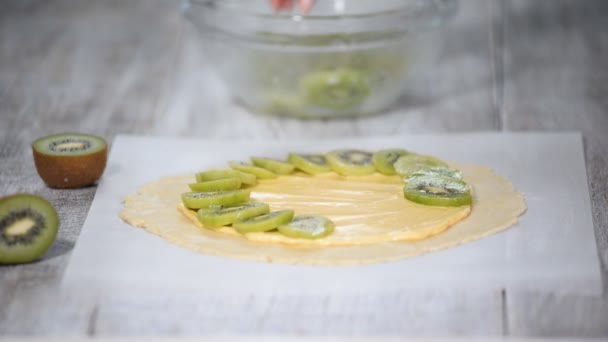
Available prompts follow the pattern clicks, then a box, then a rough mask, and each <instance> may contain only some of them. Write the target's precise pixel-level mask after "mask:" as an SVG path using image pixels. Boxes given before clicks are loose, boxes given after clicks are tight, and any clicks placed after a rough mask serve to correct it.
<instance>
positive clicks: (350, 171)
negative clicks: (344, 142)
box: [325, 150, 376, 176]
mask: <svg viewBox="0 0 608 342" xmlns="http://www.w3.org/2000/svg"><path fill="white" fill-rule="evenodd" d="M325 157H326V158H327V163H328V164H329V166H330V167H331V168H332V170H334V171H335V172H337V173H339V174H341V175H343V176H364V175H369V174H372V173H374V172H376V168H375V167H374V164H373V163H372V157H373V154H372V153H370V152H367V151H361V150H334V151H331V152H329V153H327V154H326V155H325Z"/></svg>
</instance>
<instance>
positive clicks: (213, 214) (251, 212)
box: [198, 202, 270, 227]
mask: <svg viewBox="0 0 608 342" xmlns="http://www.w3.org/2000/svg"><path fill="white" fill-rule="evenodd" d="M269 211H270V207H269V206H268V204H265V203H259V202H249V203H245V204H242V205H238V206H234V207H213V208H206V209H200V210H199V211H198V220H199V221H200V222H201V223H202V224H204V225H205V226H207V227H221V226H227V225H229V224H232V223H234V222H237V221H242V220H247V219H249V218H252V217H256V216H260V215H264V214H266V213H268V212H269Z"/></svg>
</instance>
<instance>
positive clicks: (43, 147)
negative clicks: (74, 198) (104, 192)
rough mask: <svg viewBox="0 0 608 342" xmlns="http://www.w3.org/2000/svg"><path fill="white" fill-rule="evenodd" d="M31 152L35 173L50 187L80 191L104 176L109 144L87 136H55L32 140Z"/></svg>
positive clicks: (67, 134) (77, 134) (100, 139)
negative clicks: (78, 189)
mask: <svg viewBox="0 0 608 342" xmlns="http://www.w3.org/2000/svg"><path fill="white" fill-rule="evenodd" d="M32 152H33V155H34V164H35V165H36V170H37V171H38V174H39V175H40V178H42V180H44V182H45V183H46V184H47V185H48V186H49V187H51V188H80V187H84V186H88V185H91V184H93V183H95V182H96V181H97V180H98V179H99V178H100V177H101V175H102V174H103V171H104V169H105V167H106V162H107V158H108V145H107V143H106V141H105V140H104V139H103V138H101V137H98V136H94V135H90V134H80V133H66V134H55V135H49V136H46V137H42V138H40V139H37V140H36V141H34V142H33V143H32Z"/></svg>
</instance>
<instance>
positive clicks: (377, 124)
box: [0, 0, 608, 337]
mask: <svg viewBox="0 0 608 342" xmlns="http://www.w3.org/2000/svg"><path fill="white" fill-rule="evenodd" d="M607 18H608V1H605V0H595V1H593V0H586V1H584V0H581V1H578V0H535V1H527V0H491V1H488V0H462V1H461V8H460V11H459V13H458V15H457V17H456V18H455V20H454V22H453V23H451V25H452V26H451V29H450V30H449V31H448V32H447V33H446V35H445V37H444V43H445V44H444V47H443V49H442V50H441V55H440V58H439V61H438V62H437V65H436V73H435V74H434V75H433V76H432V78H433V80H432V82H430V84H431V85H432V87H431V86H429V89H422V92H423V96H422V97H421V98H420V99H419V100H416V101H405V100H404V101H403V103H401V104H400V105H399V106H398V107H396V108H394V109H393V110H391V111H390V112H389V113H387V114H385V115H381V116H375V117H370V118H361V119H356V120H342V121H307V122H301V121H297V120H291V119H280V118H269V117H262V116H257V115H254V114H251V113H248V112H247V111H245V110H243V109H240V108H238V107H235V105H234V104H232V102H231V101H230V99H229V98H228V96H227V95H226V91H225V89H224V88H222V86H221V84H219V83H218V81H217V80H216V78H215V77H214V75H213V67H212V66H210V65H209V64H208V63H205V62H204V57H203V56H202V55H201V49H200V46H199V42H198V37H197V35H196V32H194V31H193V30H192V28H190V27H189V26H188V24H187V23H185V22H184V21H183V20H182V17H181V15H180V12H179V3H178V1H169V0H129V1H119V0H98V1H81V0H44V1H43V0H5V1H2V2H0V195H8V194H12V193H17V192H29V193H35V194H38V195H41V196H44V197H46V198H47V199H49V200H50V201H51V202H52V203H53V204H54V205H55V206H56V208H57V209H58V212H59V216H60V219H61V228H60V232H59V235H58V238H57V241H56V242H55V244H54V245H53V247H52V248H51V250H50V252H49V253H48V254H47V255H46V257H45V258H44V259H43V260H41V261H39V262H36V263H33V264H29V265H21V266H3V267H0V333H2V334H27V335H30V334H69V335H104V334H111V335H114V334H126V335H135V334H162V335H173V334H218V333H220V334H221V333H237V334H276V333H287V334H303V335H308V334H314V335H317V334H324V333H331V334H333V335H336V334H344V335H369V334H383V335H397V334H403V335H419V334H423V335H441V336H445V335H486V336H488V335H498V336H501V335H505V336H564V335H565V336H603V337H607V336H608V296H607V295H606V294H605V295H604V296H603V297H601V298H595V297H582V296H576V295H559V294H552V293H543V292H507V291H501V292H497V293H460V292H457V291H449V290H447V289H446V290H445V291H434V292H428V293H426V292H425V293H415V294H399V295H397V296H396V297H395V298H396V299H395V300H390V301H387V300H386V298H368V299H366V300H368V301H369V303H367V302H366V303H367V304H366V305H369V306H370V307H371V308H372V309H370V310H371V311H369V312H368V311H366V312H357V311H355V312H353V311H349V310H348V309H344V310H343V311H341V312H338V313H336V312H325V311H323V310H321V311H319V312H317V313H315V315H316V316H310V315H311V314H310V313H308V316H307V314H306V313H305V314H303V315H304V316H302V317H300V318H301V319H302V320H303V321H302V322H300V323H297V324H295V323H293V322H290V324H281V322H280V319H281V312H283V311H281V310H285V306H297V302H294V301H293V300H291V301H290V299H289V298H270V299H268V300H269V301H270V302H269V303H257V304H259V305H261V307H262V309H260V311H259V313H258V314H257V315H258V316H257V317H252V319H254V322H253V323H251V322H249V323H247V324H244V323H243V324H240V322H233V323H232V324H228V323H226V322H229V321H230V319H231V318H233V317H235V316H234V315H233V311H234V310H240V307H239V306H238V303H236V304H235V303H230V305H223V304H222V305H219V304H218V303H217V302H209V298H206V299H202V298H198V299H197V298H193V299H190V300H175V299H172V298H171V296H170V295H168V294H165V295H163V296H158V298H152V299H150V298H148V299H146V300H143V299H142V300H137V299H136V297H137V296H136V295H134V297H133V298H129V299H123V300H113V301H108V300H105V301H104V300H101V299H100V298H88V297H86V296H80V295H76V294H74V295H66V294H58V283H59V281H60V280H61V277H62V274H63V272H64V270H65V266H66V264H67V262H68V260H69V257H70V251H71V250H72V248H73V246H74V244H75V243H77V238H78V235H79V232H80V229H81V227H82V224H83V222H84V220H85V217H86V215H87V211H88V209H89V206H90V204H91V201H92V199H93V196H94V194H95V190H96V188H95V187H90V188H85V189H77V190H53V189H49V188H47V187H46V186H45V185H44V183H43V182H42V181H41V179H40V178H39V177H38V175H37V173H36V170H35V168H34V165H33V160H32V157H31V151H30V144H31V142H32V141H33V140H34V139H35V138H37V137H39V136H42V135H47V134H51V133H59V132H66V131H79V132H89V133H93V134H98V135H102V136H104V137H106V138H107V139H108V140H109V141H110V142H111V141H112V139H113V138H114V136H116V135H117V134H144V135H163V136H189V137H199V138H224V139H269V138H270V139H277V140H281V139H297V138H311V137H320V138H321V137H323V138H325V137H327V138H329V137H331V138H335V137H353V136H379V135H380V136H383V135H395V134H400V133H416V132H464V131H572V130H575V131H581V132H582V133H583V135H584V142H585V150H586V161H587V174H588V177H589V189H590V194H591V199H592V206H593V213H592V214H593V220H594V225H595V232H596V237H597V242H598V247H599V251H600V256H599V257H600V258H601V261H602V268H603V269H602V271H603V278H604V289H605V291H604V292H605V293H607V292H608V291H606V289H607V288H608V287H607V284H608V272H607V270H606V265H607V264H608V19H607ZM203 49H204V47H203ZM210 89H213V91H210ZM209 94H214V95H213V96H210V95H209ZM539 162H542V160H539ZM567 195H568V194H564V196H567ZM260 300H262V299H260ZM433 303H434V304H433ZM437 303H440V305H437ZM347 308H348V307H347ZM374 310H375V311H374ZM387 310H389V311H390V313H391V318H390V319H387V318H386V317H385V316H387V315H386V312H387ZM383 314H384V316H383ZM377 317H380V319H376V318H377ZM313 318H314V319H315V320H318V319H324V320H328V322H331V320H332V319H334V320H335V319H341V320H343V321H342V323H344V322H351V323H352V324H351V328H348V329H344V330H342V331H335V330H332V324H322V325H319V324H310V320H313ZM277 321H278V323H277ZM203 323H204V324H203ZM239 324H240V325H239ZM343 325H344V324H343Z"/></svg>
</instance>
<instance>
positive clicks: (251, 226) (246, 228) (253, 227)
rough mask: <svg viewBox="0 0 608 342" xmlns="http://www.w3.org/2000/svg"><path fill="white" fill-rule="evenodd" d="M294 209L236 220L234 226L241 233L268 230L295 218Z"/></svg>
mask: <svg viewBox="0 0 608 342" xmlns="http://www.w3.org/2000/svg"><path fill="white" fill-rule="evenodd" d="M293 215H294V212H293V210H281V211H273V212H271V213H268V214H265V215H261V216H256V217H252V218H250V219H247V220H245V221H240V222H235V223H234V224H233V225H232V227H233V228H234V229H236V231H237V232H239V233H241V234H246V233H254V232H267V231H269V230H273V229H276V228H277V227H278V226H280V225H283V224H287V223H289V222H291V220H292V219H293Z"/></svg>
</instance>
